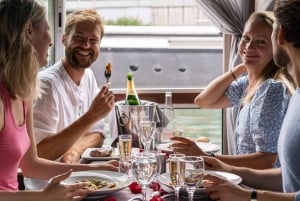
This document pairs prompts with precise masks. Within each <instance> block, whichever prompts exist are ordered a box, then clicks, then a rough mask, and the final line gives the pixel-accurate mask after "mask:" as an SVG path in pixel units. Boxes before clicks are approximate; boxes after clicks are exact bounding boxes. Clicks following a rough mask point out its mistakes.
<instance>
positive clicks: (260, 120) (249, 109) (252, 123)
mask: <svg viewBox="0 0 300 201" xmlns="http://www.w3.org/2000/svg"><path fill="white" fill-rule="evenodd" d="M248 85H249V83H248V77H247V76H243V77H241V78H240V79H238V80H237V81H235V82H233V83H232V84H231V85H230V86H229V88H228V89H227V91H226V96H227V97H228V99H229V100H230V101H231V103H232V104H233V105H234V106H237V107H239V113H238V117H237V120H236V130H235V139H236V154H237V155H241V154H249V153H254V152H269V153H277V143H278V137H279V133H280V129H281V125H282V122H283V119H284V116H285V113H286V111H287V108H288V104H289V100H290V96H289V93H288V89H287V88H286V86H285V85H284V84H283V83H282V82H280V81H277V80H274V79H268V80H265V81H264V82H263V83H261V84H260V86H259V88H258V89H257V91H256V93H255V94H254V96H253V98H252V100H251V101H250V102H249V103H247V104H245V105H243V106H242V105H241V103H242V101H243V98H244V96H245V92H246V88H247V87H248ZM278 165H279V164H278V162H277V164H276V166H278Z"/></svg>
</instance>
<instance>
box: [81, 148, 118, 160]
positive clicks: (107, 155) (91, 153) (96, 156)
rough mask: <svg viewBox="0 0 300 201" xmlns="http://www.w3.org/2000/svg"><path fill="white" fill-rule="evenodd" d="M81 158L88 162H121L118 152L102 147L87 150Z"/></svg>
mask: <svg viewBox="0 0 300 201" xmlns="http://www.w3.org/2000/svg"><path fill="white" fill-rule="evenodd" d="M81 158H83V159H86V160H92V161H95V160H101V161H107V160H119V159H120V155H119V153H118V152H115V151H113V148H112V147H101V148H87V149H86V150H85V151H84V152H83V154H82V155H81Z"/></svg>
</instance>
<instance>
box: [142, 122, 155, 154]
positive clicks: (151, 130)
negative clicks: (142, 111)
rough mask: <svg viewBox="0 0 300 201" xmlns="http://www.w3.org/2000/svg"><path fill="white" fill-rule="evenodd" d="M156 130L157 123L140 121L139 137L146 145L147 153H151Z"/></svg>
mask: <svg viewBox="0 0 300 201" xmlns="http://www.w3.org/2000/svg"><path fill="white" fill-rule="evenodd" d="M155 129H156V122H155V121H140V125H139V137H140V140H141V142H142V143H143V145H144V148H145V152H150V146H151V141H152V140H153V136H154V134H155Z"/></svg>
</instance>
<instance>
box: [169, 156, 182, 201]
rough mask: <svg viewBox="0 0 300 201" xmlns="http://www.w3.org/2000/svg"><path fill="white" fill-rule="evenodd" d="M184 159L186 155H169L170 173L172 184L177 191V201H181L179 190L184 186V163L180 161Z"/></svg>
mask: <svg viewBox="0 0 300 201" xmlns="http://www.w3.org/2000/svg"><path fill="white" fill-rule="evenodd" d="M184 157H185V155H184V154H170V155H169V173H170V180H171V183H172V185H173V187H174V189H175V201H179V189H180V187H181V186H182V185H183V175H184V162H182V161H181V160H180V159H182V158H184Z"/></svg>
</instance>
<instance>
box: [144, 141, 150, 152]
mask: <svg viewBox="0 0 300 201" xmlns="http://www.w3.org/2000/svg"><path fill="white" fill-rule="evenodd" d="M150 146H151V141H150V142H148V141H147V142H146V143H145V152H146V153H148V152H150Z"/></svg>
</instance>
